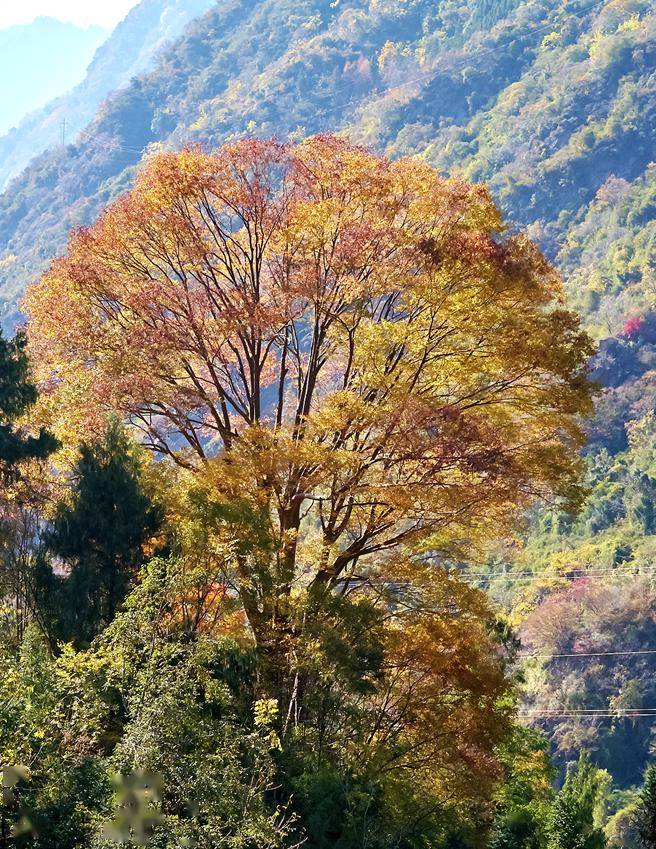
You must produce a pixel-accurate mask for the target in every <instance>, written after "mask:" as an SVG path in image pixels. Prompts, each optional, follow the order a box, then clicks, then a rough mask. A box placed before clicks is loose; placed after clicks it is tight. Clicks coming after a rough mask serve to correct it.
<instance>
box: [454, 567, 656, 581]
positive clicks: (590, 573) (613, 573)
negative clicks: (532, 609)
mask: <svg viewBox="0 0 656 849" xmlns="http://www.w3.org/2000/svg"><path fill="white" fill-rule="evenodd" d="M655 573H656V568H654V567H651V568H649V569H640V571H636V570H635V569H634V570H632V571H624V570H622V569H621V568H609V569H606V568H597V569H586V570H583V569H577V570H573V569H571V570H569V571H568V572H567V573H561V572H534V573H530V574H529V573H521V572H517V573H515V572H508V573H506V574H501V575H500V574H498V573H494V574H491V575H483V574H480V575H472V574H468V573H466V572H462V573H459V574H458V577H459V578H461V580H468V579H472V581H473V582H476V583H479V582H480V583H488V584H493V583H499V582H502V581H503V582H506V583H522V582H528V583H530V582H531V581H535V580H537V579H538V578H560V579H562V580H564V581H575V580H579V579H583V578H609V577H616V578H639V577H642V576H653V575H654V574H655ZM454 574H455V573H454Z"/></svg>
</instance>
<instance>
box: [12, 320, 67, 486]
mask: <svg viewBox="0 0 656 849" xmlns="http://www.w3.org/2000/svg"><path fill="white" fill-rule="evenodd" d="M26 348H27V339H26V337H25V334H23V333H17V334H16V336H15V337H14V338H13V339H9V340H8V339H5V338H4V336H3V335H2V333H0V473H1V474H2V477H3V478H4V480H5V482H6V483H8V482H11V481H12V480H13V479H14V478H15V477H16V474H17V471H16V470H17V467H18V464H19V463H20V462H21V461H24V460H43V459H46V458H47V457H48V456H49V455H50V454H51V453H52V452H53V451H54V450H55V449H56V448H57V440H56V439H55V437H54V436H53V435H52V434H51V433H49V432H48V431H47V430H45V429H44V428H41V429H40V431H39V433H38V435H37V436H27V435H25V434H24V433H23V432H22V429H21V428H17V427H16V422H17V420H18V419H20V418H21V417H24V416H25V414H26V413H28V412H29V410H30V409H31V408H32V407H33V406H34V404H35V403H36V400H37V397H38V392H37V388H36V386H35V384H34V383H32V382H31V381H30V378H29V359H28V356H27V351H26Z"/></svg>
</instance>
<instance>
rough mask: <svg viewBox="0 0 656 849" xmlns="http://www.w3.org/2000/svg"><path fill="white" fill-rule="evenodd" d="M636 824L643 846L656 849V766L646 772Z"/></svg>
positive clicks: (653, 765)
mask: <svg viewBox="0 0 656 849" xmlns="http://www.w3.org/2000/svg"><path fill="white" fill-rule="evenodd" d="M635 824H636V827H637V830H638V836H639V838H640V843H641V845H642V846H644V847H645V849H656V764H650V765H649V766H648V767H647V770H646V771H645V778H644V781H643V783H642V791H641V793H640V799H639V802H638V808H637V811H636V814H635Z"/></svg>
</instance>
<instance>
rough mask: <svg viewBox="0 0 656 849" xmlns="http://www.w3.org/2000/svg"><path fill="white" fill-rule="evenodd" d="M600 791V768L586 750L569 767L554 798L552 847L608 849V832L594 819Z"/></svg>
mask: <svg viewBox="0 0 656 849" xmlns="http://www.w3.org/2000/svg"><path fill="white" fill-rule="evenodd" d="M598 793H599V780H598V775H597V769H596V768H595V767H594V766H593V765H592V763H591V762H590V758H589V755H588V754H587V752H582V753H581V755H580V757H579V761H578V764H576V766H575V767H574V768H570V769H569V770H568V772H567V778H566V779H565V783H564V785H563V788H562V790H561V791H560V792H559V793H558V795H557V796H556V799H555V800H554V803H553V806H552V809H551V815H550V819H549V844H548V849H604V847H605V846H606V839H605V837H604V833H603V831H602V830H601V829H600V828H596V827H595V822H594V809H595V803H596V801H597V796H598Z"/></svg>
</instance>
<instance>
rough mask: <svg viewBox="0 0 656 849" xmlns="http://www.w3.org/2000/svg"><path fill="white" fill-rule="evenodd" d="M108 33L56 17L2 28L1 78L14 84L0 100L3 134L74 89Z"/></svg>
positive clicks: (100, 28)
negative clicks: (53, 99) (51, 100)
mask: <svg viewBox="0 0 656 849" xmlns="http://www.w3.org/2000/svg"><path fill="white" fill-rule="evenodd" d="M107 34H108V33H107V30H104V29H103V28H102V27H89V28H88V29H83V28H81V27H76V26H74V25H73V24H68V23H64V22H62V21H58V20H55V19H54V18H37V19H36V20H35V21H34V22H33V23H31V24H26V25H21V26H12V27H7V28H6V29H0V79H2V80H7V81H11V83H10V84H5V85H3V89H2V97H1V98H0V133H6V132H7V130H9V129H11V128H12V127H13V126H15V125H16V124H17V123H18V122H19V121H20V120H21V118H23V116H24V115H26V114H27V113H28V112H31V111H32V110H33V109H37V108H39V107H40V106H43V104H44V103H47V102H48V100H50V99H51V98H53V97H57V96H58V95H60V94H62V93H63V92H65V91H67V90H68V89H69V88H72V87H73V86H74V85H76V84H77V83H78V82H79V81H80V80H81V79H82V78H83V76H84V72H85V69H86V67H87V65H88V64H89V62H90V61H91V58H92V57H93V54H94V52H95V50H96V48H97V47H99V45H100V44H101V43H102V42H103V41H104V40H105V38H106V37H107Z"/></svg>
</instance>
